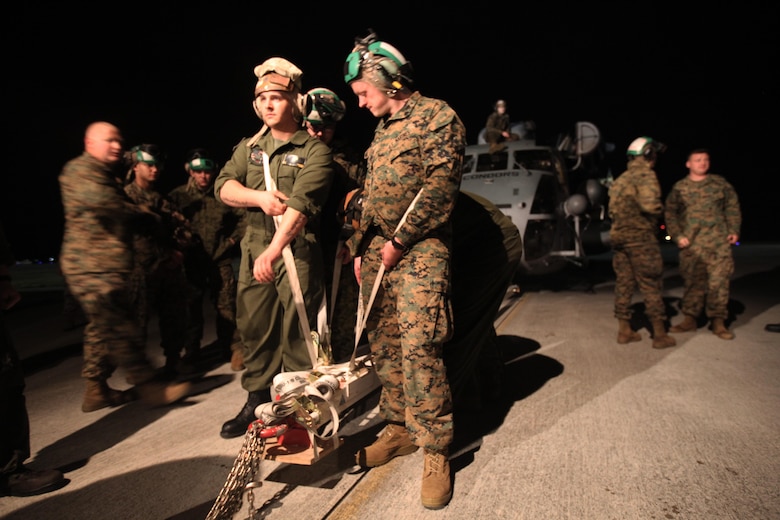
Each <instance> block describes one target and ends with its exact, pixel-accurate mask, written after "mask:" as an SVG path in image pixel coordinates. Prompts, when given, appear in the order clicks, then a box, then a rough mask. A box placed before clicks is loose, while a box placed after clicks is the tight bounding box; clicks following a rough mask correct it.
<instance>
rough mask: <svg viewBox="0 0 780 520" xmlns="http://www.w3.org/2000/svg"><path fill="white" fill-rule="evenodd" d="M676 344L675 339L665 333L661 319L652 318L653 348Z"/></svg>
mask: <svg viewBox="0 0 780 520" xmlns="http://www.w3.org/2000/svg"><path fill="white" fill-rule="evenodd" d="M675 345H677V341H675V339H674V338H673V337H671V336H670V335H668V334H667V333H666V327H665V326H664V322H663V320H653V348H669V347H673V346H675Z"/></svg>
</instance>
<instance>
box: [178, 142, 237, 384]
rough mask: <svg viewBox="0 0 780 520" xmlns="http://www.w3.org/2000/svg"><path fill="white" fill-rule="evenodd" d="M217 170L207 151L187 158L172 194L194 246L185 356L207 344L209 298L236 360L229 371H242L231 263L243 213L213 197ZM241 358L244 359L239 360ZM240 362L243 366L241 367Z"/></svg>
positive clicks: (189, 260)
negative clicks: (184, 178)
mask: <svg viewBox="0 0 780 520" xmlns="http://www.w3.org/2000/svg"><path fill="white" fill-rule="evenodd" d="M218 169H219V168H218V165H217V163H216V162H215V161H213V160H212V159H211V155H210V154H209V153H208V151H206V150H203V149H196V150H193V151H191V152H190V153H189V154H188V162H187V163H186V164H185V170H186V171H187V173H188V174H189V176H190V177H189V179H188V181H187V183H186V184H184V185H181V186H178V187H176V188H174V189H173V190H171V192H170V193H169V194H168V197H169V198H170V199H171V201H172V202H173V204H174V206H175V207H176V208H177V210H178V211H179V212H181V213H182V215H184V218H186V219H187V221H188V222H189V223H190V230H191V232H192V244H191V246H190V247H188V248H187V249H186V251H185V252H184V270H185V272H186V274H187V279H188V280H189V283H190V287H191V295H190V296H191V297H190V302H191V305H190V326H189V332H188V334H187V340H186V344H185V350H186V351H187V352H188V353H193V352H198V351H199V349H200V343H201V340H202V339H203V329H204V325H205V323H204V317H203V300H204V298H205V297H206V296H207V295H208V298H209V301H210V302H211V304H212V305H213V306H214V309H215V310H216V332H217V344H218V346H219V348H220V351H222V352H224V353H225V354H227V355H229V356H230V355H231V354H232V352H233V351H238V353H237V354H236V355H235V356H233V357H234V358H235V359H234V362H233V363H231V367H232V368H233V369H234V370H236V371H238V370H241V369H243V348H244V347H243V344H242V343H241V337H240V335H239V334H238V329H237V328H236V275H235V272H234V269H233V259H234V258H235V257H236V256H238V254H239V249H238V243H239V241H240V240H241V236H242V235H243V233H244V229H245V222H244V215H245V211H244V210H243V209H242V208H232V207H230V206H228V205H226V204H223V203H222V202H220V201H219V200H217V198H216V197H215V196H214V180H215V179H216V175H217V172H218ZM239 358H240V359H239ZM239 360H240V362H239Z"/></svg>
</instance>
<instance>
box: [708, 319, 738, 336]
mask: <svg viewBox="0 0 780 520" xmlns="http://www.w3.org/2000/svg"><path fill="white" fill-rule="evenodd" d="M712 333H713V334H715V335H716V336H718V337H719V338H720V339H734V333H733V332H731V331H730V330H729V329H727V328H726V323H725V322H724V321H723V318H712Z"/></svg>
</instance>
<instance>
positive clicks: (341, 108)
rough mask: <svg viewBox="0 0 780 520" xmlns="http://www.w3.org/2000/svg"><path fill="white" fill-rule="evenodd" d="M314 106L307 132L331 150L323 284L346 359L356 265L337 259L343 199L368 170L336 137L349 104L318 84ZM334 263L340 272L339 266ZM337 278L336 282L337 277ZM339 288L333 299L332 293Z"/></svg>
mask: <svg viewBox="0 0 780 520" xmlns="http://www.w3.org/2000/svg"><path fill="white" fill-rule="evenodd" d="M307 95H308V96H309V100H310V106H311V108H310V110H309V113H308V114H306V117H305V118H304V119H305V121H306V130H307V131H308V132H309V135H311V136H312V137H316V138H317V139H319V140H321V141H322V142H323V143H325V144H327V145H328V146H329V147H330V149H331V151H332V152H333V161H334V164H333V167H334V168H333V169H334V172H333V173H334V175H333V183H332V184H331V188H330V195H329V196H328V202H327V203H326V204H325V207H324V208H323V210H322V250H323V254H324V260H325V287H326V290H327V291H328V302H333V304H332V305H330V304H329V309H328V310H329V314H328V316H329V318H330V320H329V321H330V338H329V340H330V346H331V349H332V351H333V356H334V358H335V360H337V361H338V360H344V359H348V358H349V356H350V355H351V354H352V352H353V351H354V348H355V323H356V320H355V317H356V316H357V302H358V283H357V280H355V276H354V274H353V272H352V267H351V266H350V265H347V264H343V263H342V262H341V260H337V259H336V254H337V251H338V249H339V248H338V245H339V243H342V242H343V241H344V240H345V239H346V238H347V237H348V236H349V234H351V232H352V231H353V229H352V223H351V222H349V223H348V225H347V226H346V227H345V222H344V208H343V203H344V201H345V198H346V197H347V194H348V193H349V192H351V191H352V190H355V189H358V188H362V186H363V182H364V181H365V176H366V169H365V161H364V159H363V156H362V155H361V154H359V153H357V152H356V151H355V150H354V148H352V146H351V145H350V144H349V142H347V141H346V140H345V139H342V138H340V137H338V136H336V125H337V123H339V121H341V120H342V119H343V118H344V114H345V113H346V110H347V107H346V105H345V104H344V102H343V101H342V100H341V98H339V96H338V95H337V94H336V93H335V92H333V91H332V90H330V89H327V88H323V87H317V88H313V89H311V90H309V92H307ZM336 266H338V268H339V269H340V272H339V273H337V272H336V271H335V269H336ZM335 278H338V286H337V287H335V288H334V287H333V281H334V279H335ZM334 290H335V292H336V297H335V300H334V298H333V292H334Z"/></svg>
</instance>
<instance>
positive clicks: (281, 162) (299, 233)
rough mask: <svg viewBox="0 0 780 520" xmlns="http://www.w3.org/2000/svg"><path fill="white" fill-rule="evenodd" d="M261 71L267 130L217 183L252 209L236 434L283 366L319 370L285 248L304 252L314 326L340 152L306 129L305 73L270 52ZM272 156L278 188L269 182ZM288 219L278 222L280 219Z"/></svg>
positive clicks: (303, 281)
mask: <svg viewBox="0 0 780 520" xmlns="http://www.w3.org/2000/svg"><path fill="white" fill-rule="evenodd" d="M254 72H255V75H256V76H257V84H256V85H255V90H254V94H255V99H254V102H253V104H252V106H253V107H254V110H255V113H256V114H257V115H258V117H260V119H262V121H263V123H264V125H263V128H261V130H260V131H259V132H258V133H257V134H255V135H254V136H253V137H248V138H244V139H242V140H241V141H240V142H239V143H238V145H236V147H235V148H234V150H233V155H232V156H231V157H230V160H229V161H228V162H227V164H225V166H224V167H223V168H222V170H221V171H220V172H219V175H218V176H217V180H216V181H215V184H214V193H215V194H216V196H217V198H218V199H219V200H221V201H222V202H223V203H225V204H227V205H229V206H233V207H236V208H247V209H246V211H247V217H246V218H247V220H246V225H247V228H246V233H245V234H244V238H243V239H242V240H241V263H240V268H239V271H238V297H237V302H236V325H237V326H238V330H239V332H240V333H241V341H242V342H243V343H244V346H245V351H244V353H245V356H244V365H245V366H246V369H245V370H244V372H243V373H242V374H241V385H242V386H243V387H244V389H245V390H246V391H247V394H248V395H247V400H246V403H245V404H244V406H243V407H242V408H241V411H239V413H238V415H236V416H235V417H234V418H233V419H231V420H229V421H227V422H225V423H224V424H223V425H222V431H221V432H220V435H221V436H222V437H223V438H226V439H229V438H232V437H238V436H240V435H244V434H245V433H246V430H247V428H248V427H249V425H250V424H252V422H253V421H255V420H256V416H255V408H256V407H257V406H258V405H259V404H261V403H264V402H268V401H270V399H271V394H270V387H271V384H272V383H273V378H274V376H276V375H277V374H278V373H280V372H281V371H282V370H283V369H284V370H285V371H302V370H311V368H312V360H311V356H310V355H309V348H308V345H307V341H308V339H307V338H306V337H305V336H304V334H310V333H311V332H310V331H305V332H302V331H301V319H300V317H299V315H298V310H297V308H296V305H295V298H294V296H293V290H292V285H291V284H292V283H293V282H292V280H291V276H292V275H291V274H290V273H289V272H288V270H287V267H286V266H285V263H284V261H283V259H282V251H283V250H284V248H285V247H287V246H289V247H290V248H291V250H292V254H293V257H294V259H295V270H296V271H297V278H298V281H299V284H300V289H301V293H302V295H303V303H304V305H305V307H306V310H305V312H306V319H307V320H308V322H309V324H310V326H313V325H314V324H316V323H317V321H316V317H317V311H318V310H319V308H320V306H321V305H322V302H323V297H324V294H325V284H324V283H323V277H324V272H323V271H324V266H323V260H322V248H321V245H320V243H319V235H320V218H321V212H322V208H323V206H324V205H325V201H326V200H327V198H328V191H329V189H330V184H331V182H332V179H333V156H332V155H331V151H330V148H328V146H327V145H325V143H323V142H322V141H320V140H319V139H315V138H314V137H311V136H310V135H309V134H308V133H307V132H306V130H304V129H303V116H304V114H303V110H304V107H305V101H306V95H305V94H304V93H303V92H302V88H301V75H302V74H303V73H302V72H301V70H300V69H299V68H298V67H296V66H295V65H294V64H292V63H290V62H289V61H287V60H286V59H284V58H269V59H267V60H266V61H265V62H263V63H262V64H260V65H258V66H257V67H255V69H254ZM264 154H265V156H266V157H265V159H264V157H263V155H264ZM266 160H267V161H268V164H269V167H268V169H269V171H268V175H269V176H270V179H271V180H272V181H273V184H275V185H276V188H277V189H275V190H273V189H271V188H272V186H269V185H268V184H267V183H266V180H265V173H266V171H265V167H264V165H263V163H264V162H265V161H266ZM279 216H280V217H281V219H279V220H280V223H279V227H278V229H277V226H276V224H275V222H274V217H279ZM315 355H316V354H315Z"/></svg>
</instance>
